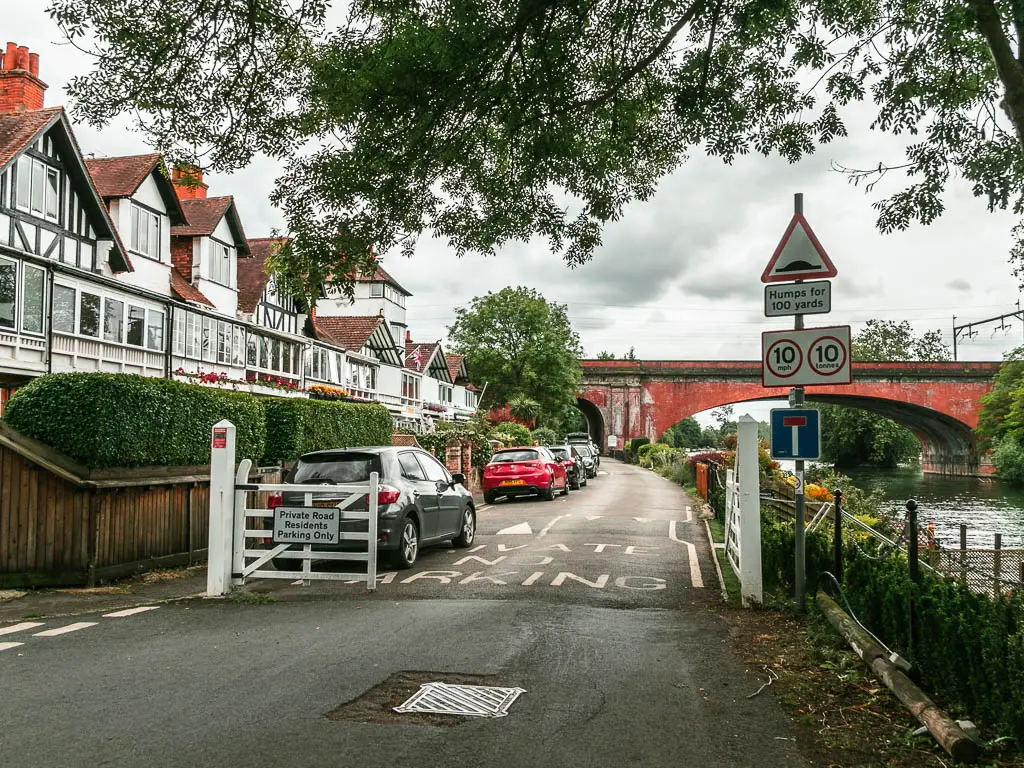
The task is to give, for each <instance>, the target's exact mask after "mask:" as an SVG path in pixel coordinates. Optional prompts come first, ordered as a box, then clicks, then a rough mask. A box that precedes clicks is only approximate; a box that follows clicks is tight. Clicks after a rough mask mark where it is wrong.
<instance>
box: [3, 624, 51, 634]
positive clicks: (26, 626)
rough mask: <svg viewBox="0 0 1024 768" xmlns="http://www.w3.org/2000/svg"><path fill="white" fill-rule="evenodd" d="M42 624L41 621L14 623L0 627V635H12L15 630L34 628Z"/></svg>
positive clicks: (22, 630) (21, 630)
mask: <svg viewBox="0 0 1024 768" xmlns="http://www.w3.org/2000/svg"><path fill="white" fill-rule="evenodd" d="M41 626H43V622H41V621H23V622H21V624H14V625H13V626H10V627H0V635H13V634H14V633H15V632H24V631H25V630H26V629H35V628H36V627H41Z"/></svg>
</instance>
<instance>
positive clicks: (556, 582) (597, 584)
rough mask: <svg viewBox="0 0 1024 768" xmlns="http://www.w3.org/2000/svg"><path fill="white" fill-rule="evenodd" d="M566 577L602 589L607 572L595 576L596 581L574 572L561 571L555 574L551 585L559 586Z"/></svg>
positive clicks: (606, 580)
mask: <svg viewBox="0 0 1024 768" xmlns="http://www.w3.org/2000/svg"><path fill="white" fill-rule="evenodd" d="M566 579H572V580H573V581H578V582H579V583H580V584H586V585H587V586H588V587H593V588H594V589H604V585H605V584H607V583H608V574H607V573H602V574H601V575H600V576H598V577H597V581H589V580H587V579H584V578H582V577H581V576H577V575H576V574H575V573H565V572H563V573H560V574H558V575H557V576H555V578H554V581H552V582H551V586H552V587H560V586H562V585H563V584H564V583H565V580H566Z"/></svg>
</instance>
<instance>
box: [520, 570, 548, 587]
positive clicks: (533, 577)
mask: <svg viewBox="0 0 1024 768" xmlns="http://www.w3.org/2000/svg"><path fill="white" fill-rule="evenodd" d="M543 575H544V571H535V572H534V573H531V574H530V575H529V576H527V577H526V581H524V582H523V586H524V587H532V586H533V585H534V584H536V583H537V579H539V578H540V577H541V576H543Z"/></svg>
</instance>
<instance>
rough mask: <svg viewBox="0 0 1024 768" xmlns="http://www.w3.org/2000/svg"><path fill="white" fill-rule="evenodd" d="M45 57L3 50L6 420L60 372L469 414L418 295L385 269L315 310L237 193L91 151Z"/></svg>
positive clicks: (1, 337) (0, 205)
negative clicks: (42, 66)
mask: <svg viewBox="0 0 1024 768" xmlns="http://www.w3.org/2000/svg"><path fill="white" fill-rule="evenodd" d="M46 87H47V86H46V84H45V83H44V82H43V81H42V80H41V79H40V77H39V57H38V55H36V54H32V53H31V52H29V51H28V49H27V48H25V47H20V48H19V47H18V46H16V45H13V44H8V46H7V48H6V49H5V50H4V51H2V53H0V413H2V411H3V405H4V403H5V402H6V400H7V398H8V397H9V396H10V394H11V393H12V392H13V391H14V390H15V389H16V388H17V387H18V386H20V385H22V384H24V383H25V382H27V381H29V380H30V379H32V378H34V377H36V376H40V375H43V374H46V373H51V372H62V371H108V372H121V373H136V374H141V375H145V376H158V377H167V378H179V379H182V380H189V381H198V382H200V383H204V384H206V385H208V386H227V387H232V388H234V389H237V390H241V391H249V392H253V393H255V394H265V395H276V396H291V397H306V396H307V391H308V390H310V388H312V387H316V386H318V385H319V387H321V388H324V390H325V391H329V392H331V391H334V390H341V391H342V393H343V394H344V396H348V397H351V398H355V399H360V400H366V401H371V402H380V403H382V404H384V405H385V406H386V407H387V408H388V409H389V410H390V411H391V413H392V415H393V417H394V419H395V421H396V423H398V424H404V425H409V426H414V427H421V428H422V427H425V426H429V424H430V422H431V421H432V420H433V419H435V418H439V417H444V418H449V419H464V418H468V417H469V416H470V415H471V414H472V413H473V412H474V411H475V410H476V406H477V402H476V397H477V395H476V392H475V390H474V389H473V387H472V385H471V384H470V383H469V380H468V377H467V376H466V372H465V366H464V365H463V364H462V362H461V360H459V359H458V358H455V357H452V356H446V355H445V354H444V352H443V350H442V349H441V345H440V343H439V342H438V343H435V344H430V345H414V344H412V342H411V334H410V332H409V328H408V324H407V321H406V314H405V302H406V299H407V298H408V297H409V296H411V294H410V293H409V291H407V290H405V289H404V288H403V287H402V286H401V285H399V284H398V283H397V282H396V281H395V280H394V279H393V278H392V277H391V275H389V274H388V273H387V272H386V271H385V270H384V268H383V266H378V267H377V269H376V271H375V273H374V274H372V275H360V276H359V277H358V278H357V280H356V284H355V286H354V288H355V295H354V298H353V299H352V300H348V299H346V298H345V296H344V294H343V292H341V291H340V290H339V289H337V288H336V287H334V286H330V285H329V286H326V290H325V293H326V296H325V298H324V299H322V300H321V301H320V302H318V304H317V306H316V307H315V308H314V310H313V312H311V313H310V317H309V318H307V317H306V313H305V312H304V311H303V310H302V308H301V307H300V306H299V305H298V304H297V303H296V302H295V301H293V300H290V299H287V298H285V297H284V296H282V295H281V293H280V292H279V291H278V290H277V289H276V286H275V285H274V282H273V279H272V276H271V275H270V274H269V273H268V272H267V269H266V262H267V259H268V257H269V256H270V255H271V254H272V253H273V250H274V248H275V247H276V246H277V244H278V242H279V241H278V240H275V239H273V238H256V239H249V238H247V236H246V233H245V230H244V228H243V225H242V219H241V216H240V213H239V211H238V209H237V206H236V204H235V201H234V199H233V197H231V196H229V195H228V196H210V195H208V194H207V193H208V190H209V187H208V185H207V184H206V182H205V181H204V179H203V175H202V173H201V172H200V171H199V170H198V169H195V168H187V169H186V168H174V169H172V170H171V171H170V172H169V171H168V168H167V167H166V166H165V164H164V161H163V158H162V157H161V156H160V155H158V154H145V155H132V156H125V157H104V158H93V157H89V158H85V157H84V156H83V154H82V152H81V150H80V148H79V146H78V144H77V141H76V139H75V137H74V133H73V130H72V126H71V124H70V122H69V120H68V117H67V114H66V113H65V111H64V110H63V109H62V108H61V107H50V108H47V107H45V106H44V93H45V91H46Z"/></svg>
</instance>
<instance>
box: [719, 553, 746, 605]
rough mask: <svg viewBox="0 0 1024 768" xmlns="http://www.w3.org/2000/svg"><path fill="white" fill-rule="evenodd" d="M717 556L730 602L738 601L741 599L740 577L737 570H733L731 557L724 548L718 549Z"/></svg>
mask: <svg viewBox="0 0 1024 768" xmlns="http://www.w3.org/2000/svg"><path fill="white" fill-rule="evenodd" d="M715 557H717V558H718V565H719V567H720V568H721V569H722V581H724V582H725V594H726V595H727V597H728V599H729V602H730V603H738V602H739V601H740V580H739V577H737V576H736V573H735V571H733V569H732V563H730V562H729V557H728V556H727V555H726V554H725V550H724V549H716V550H715Z"/></svg>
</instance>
